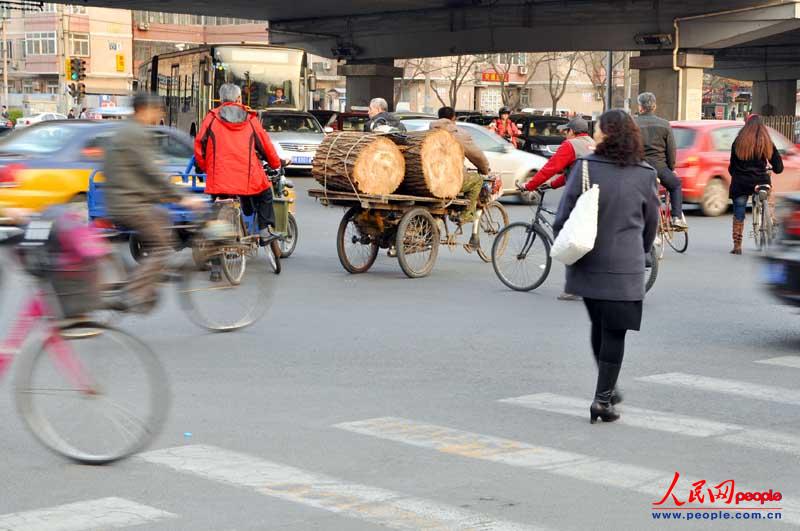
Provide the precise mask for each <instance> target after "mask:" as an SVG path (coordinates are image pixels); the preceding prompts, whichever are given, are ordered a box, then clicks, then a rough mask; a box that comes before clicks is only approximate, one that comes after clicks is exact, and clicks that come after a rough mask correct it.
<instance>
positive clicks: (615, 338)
mask: <svg viewBox="0 0 800 531" xmlns="http://www.w3.org/2000/svg"><path fill="white" fill-rule="evenodd" d="M626 332H627V330H610V329H608V328H603V327H602V326H601V325H600V323H595V322H592V352H593V353H594V359H595V361H597V362H598V363H599V362H601V361H605V362H606V363H613V364H614V365H622V357H623V356H624V355H625V333H626Z"/></svg>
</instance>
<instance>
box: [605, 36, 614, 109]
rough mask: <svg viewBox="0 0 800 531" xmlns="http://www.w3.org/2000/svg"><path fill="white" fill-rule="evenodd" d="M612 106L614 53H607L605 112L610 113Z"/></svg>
mask: <svg viewBox="0 0 800 531" xmlns="http://www.w3.org/2000/svg"><path fill="white" fill-rule="evenodd" d="M613 105H614V52H612V51H610V50H609V52H608V62H607V63H606V110H607V111H610V110H611V107H613Z"/></svg>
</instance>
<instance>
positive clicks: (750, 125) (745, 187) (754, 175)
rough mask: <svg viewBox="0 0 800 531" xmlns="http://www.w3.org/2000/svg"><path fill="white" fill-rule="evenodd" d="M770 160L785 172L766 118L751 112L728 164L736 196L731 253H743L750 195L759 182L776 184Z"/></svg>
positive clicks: (733, 191) (734, 199)
mask: <svg viewBox="0 0 800 531" xmlns="http://www.w3.org/2000/svg"><path fill="white" fill-rule="evenodd" d="M767 163H769V164H770V165H771V166H772V171H773V172H775V173H781V172H783V160H781V154H780V153H779V152H778V148H776V147H775V144H773V143H772V139H771V138H770V136H769V131H768V130H767V127H766V126H765V125H764V121H763V120H762V119H761V116H759V115H757V114H751V115H750V118H748V119H747V122H746V123H745V124H744V127H742V129H741V130H740V131H739V134H738V135H737V136H736V140H734V141H733V145H732V146H731V162H730V164H729V165H728V173H730V174H731V188H730V197H731V199H732V200H733V232H732V236H733V250H732V251H731V254H742V235H743V233H744V216H745V211H746V210H747V199H748V198H749V197H750V196H751V195H753V192H755V188H756V186H758V185H760V184H768V185H772V179H771V178H770V174H769V172H767ZM772 197H773V196H772V194H770V210H772V205H771V203H772V201H771V200H772ZM771 214H772V212H771Z"/></svg>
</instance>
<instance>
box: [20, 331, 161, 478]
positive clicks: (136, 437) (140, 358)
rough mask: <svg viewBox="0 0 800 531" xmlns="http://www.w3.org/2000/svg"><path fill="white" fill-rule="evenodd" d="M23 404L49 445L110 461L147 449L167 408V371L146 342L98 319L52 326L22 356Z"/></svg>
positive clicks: (93, 460)
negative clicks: (53, 328)
mask: <svg viewBox="0 0 800 531" xmlns="http://www.w3.org/2000/svg"><path fill="white" fill-rule="evenodd" d="M15 395H16V402H17V408H18V410H19V413H20V415H21V416H22V419H23V421H24V422H25V425H26V426H27V427H28V429H29V430H30V431H31V433H32V434H33V435H34V436H35V437H36V438H37V439H38V440H39V441H40V442H41V443H42V444H44V445H45V446H46V447H47V448H49V449H50V450H52V451H54V452H56V453H58V454H60V455H63V456H64V457H67V458H69V459H72V460H74V461H77V462H79V463H86V464H95V465H99V464H105V463H110V462H113V461H117V460H118V459H123V458H125V457H128V456H130V455H131V454H133V453H136V452H138V451H139V450H142V449H143V448H145V447H146V446H147V445H148V444H149V443H150V442H151V441H152V440H153V438H154V437H155V436H156V435H157V434H158V433H159V432H160V431H161V428H162V426H163V424H164V420H165V418H166V413H167V410H168V409H169V390H168V385H167V377H166V374H165V373H164V370H163V369H162V367H161V364H160V363H159V362H158V358H156V356H155V354H153V352H152V351H151V350H150V349H149V348H148V347H147V345H145V344H144V343H142V342H141V341H139V340H138V339H136V338H134V337H133V336H131V335H129V334H126V333H125V332H123V331H121V330H118V329H116V328H111V327H108V326H106V325H103V324H100V323H88V322H87V323H79V324H74V325H71V326H69V327H66V328H63V329H60V330H53V331H52V332H50V333H48V334H46V337H45V338H44V340H43V341H41V342H39V344H38V345H36V346H34V348H31V349H26V350H25V351H24V352H23V353H22V354H21V356H20V365H19V369H18V373H17V378H16V382H15Z"/></svg>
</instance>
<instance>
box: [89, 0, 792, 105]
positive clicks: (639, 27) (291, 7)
mask: <svg viewBox="0 0 800 531" xmlns="http://www.w3.org/2000/svg"><path fill="white" fill-rule="evenodd" d="M83 3H85V4H87V5H96V6H105V7H117V8H126V9H148V10H156V11H173V12H185V13H199V14H208V15H218V16H232V17H241V18H259V19H265V20H268V21H269V31H270V40H271V42H273V43H275V44H285V45H291V46H297V47H301V48H304V49H306V50H308V51H311V52H313V53H315V54H318V55H322V56H326V57H333V58H337V59H344V60H346V61H347V65H346V66H345V67H344V69H343V73H344V74H345V75H346V76H347V78H348V87H347V88H348V90H347V92H348V98H349V99H350V103H351V104H363V103H364V101H365V100H367V99H368V98H369V97H370V96H375V95H380V96H383V97H386V98H387V99H388V100H390V101H391V96H392V93H393V91H392V85H393V79H394V77H396V76H398V75H399V72H398V69H396V68H394V66H393V60H394V59H400V58H408V57H426V56H441V55H455V54H472V53H492V52H510V51H521V52H541V51H567V50H639V51H641V56H640V57H638V58H634V59H633V60H632V67H633V68H637V69H639V70H640V87H641V88H642V90H650V91H652V92H655V93H656V94H657V95H658V97H659V100H660V107H661V110H662V112H663V113H664V114H665V115H666V116H669V117H673V118H686V119H688V118H699V116H700V108H701V102H702V79H703V72H704V71H705V70H709V69H710V70H713V71H715V72H717V73H719V74H722V75H726V76H730V77H733V78H736V79H740V80H750V81H754V90H753V103H754V108H755V109H756V110H758V109H760V108H761V107H762V106H764V105H766V104H770V105H771V106H772V107H773V108H774V110H775V112H776V113H777V114H794V112H795V94H796V86H797V79H800V2H798V1H797V0H704V1H702V2H700V1H697V0H591V1H590V0H379V1H376V0H338V1H331V0H305V1H303V2H291V1H289V2H287V1H286V0H225V1H224V2H220V1H218V0H84V1H83Z"/></svg>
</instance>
